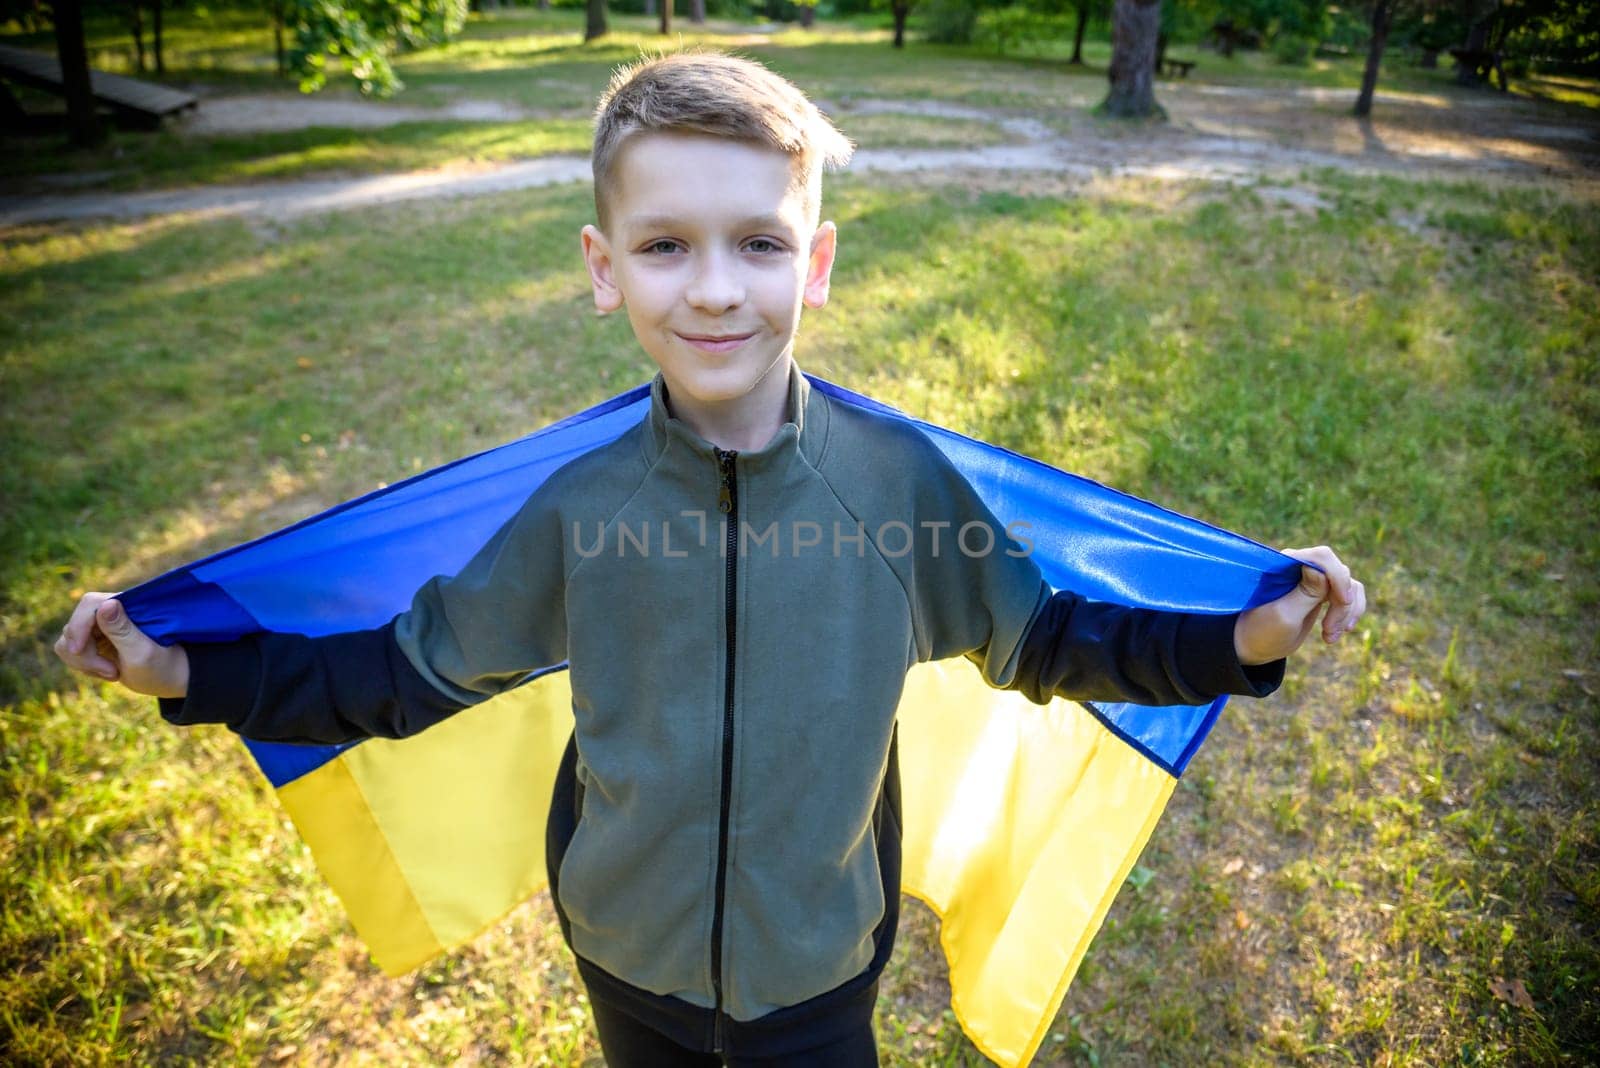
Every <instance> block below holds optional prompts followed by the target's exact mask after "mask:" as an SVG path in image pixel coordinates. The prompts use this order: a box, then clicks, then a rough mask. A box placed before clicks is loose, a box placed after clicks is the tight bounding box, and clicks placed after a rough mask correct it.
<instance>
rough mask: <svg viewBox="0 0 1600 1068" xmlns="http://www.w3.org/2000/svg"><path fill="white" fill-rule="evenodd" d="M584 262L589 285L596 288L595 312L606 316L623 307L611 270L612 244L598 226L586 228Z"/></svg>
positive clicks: (584, 232) (620, 292)
mask: <svg viewBox="0 0 1600 1068" xmlns="http://www.w3.org/2000/svg"><path fill="white" fill-rule="evenodd" d="M581 239H582V241H583V262H584V264H585V265H586V266H587V267H588V268H589V284H590V286H592V287H593V288H594V308H595V311H597V312H600V313H601V314H602V315H604V314H605V313H606V312H614V311H616V310H617V309H618V308H620V307H622V290H620V289H618V288H617V281H616V278H615V276H614V275H613V274H612V270H611V244H610V242H608V241H607V240H606V235H605V234H603V233H601V232H600V228H599V227H597V226H585V227H584V228H583V233H582V235H581Z"/></svg>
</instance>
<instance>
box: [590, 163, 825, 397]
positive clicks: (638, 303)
mask: <svg viewBox="0 0 1600 1068" xmlns="http://www.w3.org/2000/svg"><path fill="white" fill-rule="evenodd" d="M612 186H613V187H612V190H611V192H610V195H609V197H608V200H607V207H608V209H609V211H608V214H609V216H610V222H609V224H608V225H607V227H606V230H605V232H603V233H602V232H601V231H600V230H599V229H598V228H596V227H593V226H586V227H584V230H583V251H584V258H585V260H586V261H587V262H588V266H589V275H590V279H591V281H592V282H593V285H594V300H595V306H596V307H597V308H598V309H600V310H601V311H603V312H609V311H615V310H617V309H618V308H621V307H624V306H625V307H626V308H627V309H628V319H629V321H630V322H631V323H632V325H633V332H634V336H636V337H637V338H638V339H639V344H641V345H643V346H644V349H645V351H646V352H648V353H649V354H650V358H651V359H653V360H655V362H656V363H657V365H659V366H660V368H661V372H662V375H663V377H664V378H665V379H666V382H667V388H668V392H669V393H670V395H671V396H672V398H673V401H674V405H675V407H677V406H680V405H682V406H688V407H697V408H699V409H701V410H709V409H718V410H721V411H723V412H728V411H737V410H739V408H740V406H741V405H746V404H749V405H755V404H761V403H766V402H769V401H770V400H771V398H772V397H774V396H776V397H779V398H782V397H785V396H786V395H787V384H788V383H787V377H788V376H787V373H786V371H787V367H788V359H789V355H790V353H791V351H792V349H793V346H794V336H795V329H796V327H797V326H798V325H799V322H800V308H801V305H802V304H805V305H809V306H810V307H813V308H818V307H821V306H822V305H823V304H824V303H826V301H827V299H828V274H829V271H830V270H831V269H832V267H833V250H834V228H833V224H832V223H824V224H823V225H822V226H821V227H820V228H814V226H813V223H812V220H811V214H810V212H809V211H808V209H807V204H806V198H805V194H804V188H803V185H802V184H801V183H799V182H797V181H796V177H795V174H794V169H793V164H792V162H791V160H790V158H789V157H788V156H786V155H785V154H783V153H782V152H779V151H777V150H775V149H770V148H766V147H764V146H759V145H752V144H748V143H745V142H741V141H729V140H726V139H722V138H716V137H708V136H702V135H698V134H679V133H662V132H653V133H644V134H636V135H635V136H633V137H632V138H630V139H629V140H628V141H627V142H626V143H625V144H624V145H623V146H622V149H621V152H620V153H619V155H618V157H617V161H616V164H615V173H614V180H613V183H612ZM779 368H782V369H784V371H785V373H784V374H783V375H781V376H771V375H770V372H772V371H774V370H776V369H779Z"/></svg>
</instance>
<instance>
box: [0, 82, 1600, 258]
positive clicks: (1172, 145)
mask: <svg viewBox="0 0 1600 1068" xmlns="http://www.w3.org/2000/svg"><path fill="white" fill-rule="evenodd" d="M1330 92H1331V91H1330V90H1306V91H1302V92H1298V93H1297V92H1293V91H1290V92H1287V93H1284V92H1277V91H1274V92H1273V93H1272V94H1271V95H1270V96H1268V95H1267V94H1266V93H1265V92H1264V91H1261V90H1254V89H1242V88H1234V87H1195V89H1194V91H1193V92H1191V93H1186V94H1184V96H1183V97H1182V98H1179V99H1176V100H1172V101H1170V103H1169V107H1170V108H1171V110H1172V112H1173V118H1174V120H1175V121H1174V122H1173V123H1170V124H1167V125H1166V126H1163V127H1156V128H1146V129H1143V130H1139V131H1136V132H1131V133H1130V132H1129V131H1127V130H1124V129H1120V128H1113V127H1111V126H1109V125H1108V124H1103V123H1096V122H1093V121H1089V120H1075V121H1073V122H1071V123H1070V124H1068V126H1067V128H1066V129H1061V128H1059V127H1052V126H1050V125H1048V124H1046V123H1045V122H1042V121H1040V120H1039V119H1038V118H1035V117H1033V116H1030V115H1026V114H1017V113H1014V112H1007V111H1001V110H991V109H984V108H977V107H970V106H966V105H958V104H949V103H943V102H939V101H911V100H857V101H853V102H852V103H851V104H849V105H848V106H847V107H845V108H844V109H843V114H844V115H845V116H846V117H848V115H850V114H859V115H866V114H885V113H894V114H907V115H921V116H927V117H934V118H949V119H967V120H977V121H981V122H985V123H988V124H991V125H993V126H995V127H997V128H998V129H999V130H1001V131H1002V132H1003V133H1004V134H1005V135H1006V136H1007V137H1008V138H1009V139H1010V140H1009V143H1005V144H997V145H987V146H982V147H974V148H953V149H892V148H884V149H864V150H862V151H859V152H858V153H857V154H856V156H855V159H854V160H853V161H852V162H851V165H850V168H849V170H850V171H852V172H856V173H872V172H878V173H917V172H933V173H942V174H945V175H948V176H950V177H952V178H956V179H960V178H961V177H962V176H964V175H973V174H978V173H1007V172H1009V173H1015V174H1017V175H1018V176H1019V177H1021V176H1025V175H1049V176H1058V177H1062V178H1065V179H1067V180H1069V181H1090V180H1094V179H1097V178H1122V177H1131V178H1145V179H1154V180H1158V181H1173V182H1181V181H1195V180H1199V181H1208V182H1218V183H1228V184H1252V183H1255V182H1258V181H1260V180H1263V179H1265V180H1269V181H1273V182H1287V183H1290V184H1289V185H1287V186H1269V187H1266V188H1265V189H1264V190H1263V192H1264V193H1265V194H1266V195H1268V196H1271V197H1274V198H1276V199H1279V200H1284V201H1288V202H1292V203H1296V204H1300V205H1302V206H1308V207H1314V206H1317V204H1318V203H1319V201H1318V199H1317V197H1316V195H1315V193H1314V192H1312V191H1310V190H1309V189H1305V188H1297V187H1296V186H1295V185H1294V184H1293V183H1295V182H1296V181H1297V180H1299V179H1301V178H1302V177H1303V175H1304V173H1305V172H1307V171H1311V170H1316V169H1320V168H1329V169H1333V170H1337V171H1342V172H1346V173H1360V174H1382V173H1390V174H1405V175H1407V176H1412V177H1416V176H1423V175H1440V174H1442V175H1446V176H1453V177H1458V178H1462V177H1466V178H1481V177H1484V176H1494V177H1503V178H1509V179H1512V180H1515V179H1517V178H1528V179H1535V180H1540V179H1543V180H1548V179H1549V178H1550V177H1551V176H1556V177H1560V178H1566V179H1569V180H1572V181H1575V182H1577V183H1580V184H1581V185H1583V186H1585V187H1586V188H1588V189H1589V191H1590V192H1592V191H1593V187H1594V186H1595V184H1596V181H1597V179H1600V168H1597V166H1596V162H1597V156H1600V126H1597V127H1590V126H1582V127H1573V126H1571V125H1559V124H1553V123H1551V122H1549V121H1548V120H1543V121H1541V119H1542V116H1540V115H1539V114H1537V113H1536V112H1531V111H1530V110H1529V109H1528V108H1527V107H1523V106H1520V105H1514V106H1511V107H1509V108H1508V107H1506V106H1499V110H1498V111H1496V112H1495V115H1496V116H1497V117H1498V118H1500V119H1501V120H1502V121H1500V122H1498V123H1497V124H1496V125H1497V129H1496V130H1494V131H1493V133H1494V134H1495V137H1493V138H1492V139H1490V138H1485V137H1484V136H1483V135H1482V127H1483V120H1482V118H1481V115H1480V116H1474V122H1473V127H1474V130H1475V136H1467V135H1466V134H1465V133H1464V132H1462V131H1457V130H1443V131H1441V130H1439V129H1435V128H1431V127H1428V126H1427V125H1426V124H1425V123H1423V124H1418V123H1416V122H1412V123H1410V124H1408V123H1407V122H1406V121H1404V116H1405V114H1406V113H1407V112H1406V109H1407V108H1410V109H1413V110H1415V111H1416V112H1417V113H1418V114H1421V115H1426V114H1427V113H1428V109H1429V105H1428V104H1427V103H1426V102H1421V103H1419V102H1418V101H1415V100H1412V99H1410V98H1408V97H1407V96H1406V95H1404V94H1394V95H1393V96H1392V97H1389V98H1386V99H1385V98H1380V102H1381V103H1383V104H1385V105H1387V107H1388V109H1389V110H1391V111H1394V112H1397V113H1398V114H1399V116H1400V119H1399V120H1397V121H1395V122H1394V123H1392V124H1391V125H1388V126H1381V125H1380V126H1374V125H1372V124H1357V123H1355V122H1353V121H1352V120H1348V119H1343V120H1339V121H1337V122H1336V121H1334V120H1332V119H1330V118H1328V117H1325V116H1321V115H1318V116H1316V124H1310V123H1307V121H1306V120H1307V116H1306V115H1305V114H1303V113H1299V109H1297V108H1296V107H1295V105H1294V103H1293V102H1294V101H1300V102H1302V105H1303V106H1307V105H1316V104H1324V103H1326V101H1325V100H1324V99H1323V98H1324V97H1325V96H1327V94H1328V93H1330ZM1285 99H1287V100H1289V101H1290V102H1291V103H1290V105H1289V106H1287V107H1285V106H1284V105H1283V104H1282V103H1281V101H1283V100H1285ZM1485 100H1486V101H1488V102H1487V103H1485V104H1483V105H1481V106H1480V107H1479V108H1475V109H1472V110H1476V111H1480V112H1482V113H1487V112H1489V110H1490V109H1491V108H1495V107H1496V106H1497V102H1495V101H1493V99H1492V98H1487V97H1486V98H1485ZM283 106H284V105H283V102H282V101H278V100H274V101H273V102H272V108H273V109H276V110H272V111H271V116H272V119H271V121H272V123H273V124H275V127H277V126H279V125H281V123H282V122H283V121H284V118H283V114H282V110H281V109H282V108H283ZM339 106H341V107H345V108H346V109H350V108H351V105H348V104H341V105H339ZM235 108H236V113H237V115H238V116H240V117H239V118H236V119H235V121H249V120H248V119H247V118H245V117H244V115H245V113H244V111H243V110H242V109H238V108H237V105H235ZM453 108H454V109H455V111H456V114H455V116H454V117H458V118H470V117H479V118H487V117H494V118H497V119H499V118H504V116H503V115H501V114H499V113H498V112H496V111H495V109H494V108H492V107H490V106H489V105H488V104H484V103H483V102H476V103H474V102H463V103H461V104H457V105H453ZM416 110H417V109H399V108H395V107H393V106H392V105H391V106H388V107H387V110H386V111H383V112H373V113H371V114H368V115H366V116H365V117H358V116H357V115H356V114H355V113H354V111H352V113H351V114H350V115H349V116H348V118H349V120H350V121H351V122H352V123H361V124H364V125H375V124H379V123H381V122H399V121H410V120H412V119H414V118H415V117H416V116H415V115H414V114H412V113H413V112H415V111H416ZM261 114H262V113H261V112H259V111H258V112H257V113H256V121H261V118H260V116H261ZM307 114H308V115H309V116H310V117H309V118H308V119H307V120H306V121H308V122H318V123H325V122H326V120H327V118H328V116H327V115H325V114H321V113H318V112H317V111H316V110H315V105H313V109H312V110H311V111H308V113H307ZM211 121H213V122H216V121H223V120H220V119H218V118H215V117H214V118H213V119H212V120H211ZM1308 131H1313V132H1308ZM1485 145H1489V146H1492V150H1490V149H1486V148H1485ZM1507 145H1510V146H1512V147H1511V148H1510V149H1509V150H1508V149H1507V148H1506V146H1507ZM588 178H589V163H588V160H587V159H586V158H583V157H576V156H546V157H541V158H538V159H532V160H524V161H519V162H513V163H503V164H485V165H480V166H473V167H452V168H444V169H438V170H428V171H414V172H404V173H396V174H384V175H376V176H370V177H355V178H315V179H297V180H290V181H282V182H263V183H248V184H237V185H211V186H205V187H200V188H189V189H172V190H160V191H153V192H132V193H70V194H69V193H45V194H33V195H7V196H0V229H4V228H6V227H15V226H20V225H25V224H30V223H40V222H49V221H57V220H81V219H100V218H109V219H135V218H145V217H150V216H159V215H173V214H189V215H195V216H201V217H242V218H246V219H256V220H265V221H271V220H289V219H294V218H298V217H303V216H307V215H315V214H320V213H325V212H330V211H347V210H352V209H357V208H365V207H372V206H376V205H382V204H395V203H401V202H404V201H412V200H420V199H432V198H439V197H464V196H482V195H486V194H491V193H503V192H509V191H512V190H519V189H531V188H536V187H540V186H548V185H555V184H560V183H566V182H580V181H587V180H588Z"/></svg>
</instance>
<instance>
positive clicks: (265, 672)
mask: <svg viewBox="0 0 1600 1068" xmlns="http://www.w3.org/2000/svg"><path fill="white" fill-rule="evenodd" d="M185 650H186V651H187V652H188V654H189V693H188V696H187V697H180V698H163V699H162V700H161V715H162V717H163V718H165V719H166V720H167V722H169V723H174V724H177V725H179V726H188V725H189V724H193V723H223V724H226V725H227V726H228V727H230V728H232V729H233V730H234V731H237V732H238V733H239V734H241V735H243V736H244V737H246V738H252V739H255V740H256V741H263V742H307V743H316V744H322V745H328V744H336V743H339V742H350V741H355V740H356V739H358V738H369V737H378V738H403V737H405V736H407V735H411V734H416V733H417V732H419V731H421V730H424V729H425V728H427V727H430V726H432V725H433V724H435V723H437V722H439V721H440V720H442V719H444V718H445V717H447V716H450V715H452V714H454V713H456V712H459V711H460V710H461V709H463V708H465V707H467V704H468V702H464V701H462V700H460V699H459V698H457V697H454V696H449V695H446V694H444V693H441V692H440V691H439V690H438V689H437V688H436V687H435V686H433V685H432V684H431V683H429V682H428V681H427V680H426V679H425V678H423V677H422V675H420V674H419V673H418V672H417V669H416V668H415V667H413V666H412V664H411V661H410V660H409V659H407V657H406V655H405V654H404V653H403V652H401V650H400V647H399V645H398V644H397V643H396V642H395V637H394V622H393V621H390V622H389V623H386V624H384V625H383V626H381V627H378V628H377V629H375V630H359V631H352V632H350V633H347V634H332V635H328V636H327V637H322V638H307V637H305V636H304V635H300V634H252V635H249V636H248V637H245V638H241V639H239V640H238V641H234V642H225V643H218V644H210V643H196V644H192V645H186V646H185ZM486 696H487V695H486Z"/></svg>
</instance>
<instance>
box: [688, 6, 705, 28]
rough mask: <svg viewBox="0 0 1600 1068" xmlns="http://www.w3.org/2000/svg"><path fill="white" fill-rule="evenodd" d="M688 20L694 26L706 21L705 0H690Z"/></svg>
mask: <svg viewBox="0 0 1600 1068" xmlns="http://www.w3.org/2000/svg"><path fill="white" fill-rule="evenodd" d="M689 21H690V22H692V23H694V24H695V25H696V26H699V25H701V24H702V23H704V22H705V21H706V0H691V2H690V4H689Z"/></svg>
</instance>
